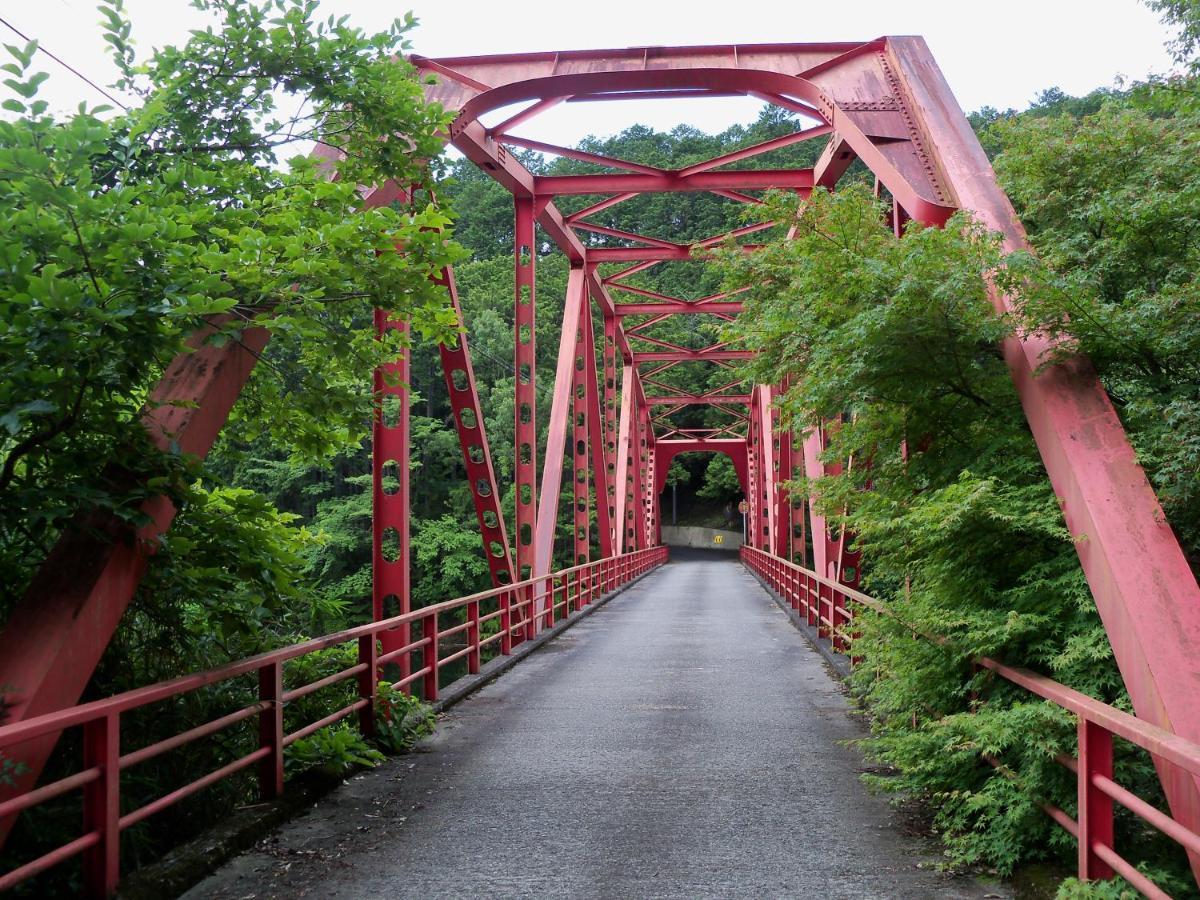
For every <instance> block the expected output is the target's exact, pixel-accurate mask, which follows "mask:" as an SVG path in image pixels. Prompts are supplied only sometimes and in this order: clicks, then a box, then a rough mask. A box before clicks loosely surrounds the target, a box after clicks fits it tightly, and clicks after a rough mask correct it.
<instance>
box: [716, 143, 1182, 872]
mask: <svg viewBox="0 0 1200 900" xmlns="http://www.w3.org/2000/svg"><path fill="white" fill-rule="evenodd" d="M1048 152H1049V151H1048ZM1047 189H1049V188H1047ZM883 212H884V210H883V208H882V207H881V206H880V204H879V203H878V201H876V200H875V199H874V198H873V197H872V196H871V194H870V191H869V190H867V189H866V188H863V187H858V186H849V187H846V188H843V189H841V190H839V191H838V192H837V194H832V195H831V194H827V193H824V192H815V193H814V194H813V195H812V197H811V199H810V200H809V201H808V202H807V203H805V204H804V205H803V206H802V207H801V208H800V209H799V210H797V208H796V205H795V201H794V199H789V198H786V197H777V198H775V199H773V200H772V201H771V202H770V203H769V204H768V208H767V211H765V212H764V215H769V216H770V217H772V218H781V219H782V220H784V221H788V222H790V223H792V224H794V226H795V227H796V236H795V239H794V240H791V241H774V242H771V243H769V244H768V246H767V247H766V248H765V249H764V250H763V251H761V252H759V253H755V254H753V255H750V256H747V255H745V254H741V253H735V252H730V253H728V255H727V257H726V266H727V269H728V271H729V273H730V278H731V284H735V285H746V286H749V287H750V290H749V292H748V293H747V294H746V295H745V296H746V298H747V299H746V305H745V312H744V313H743V314H742V316H741V317H739V320H738V322H737V323H736V324H735V325H733V326H731V336H737V337H739V338H740V339H742V340H744V341H746V342H747V343H748V344H749V345H750V346H752V347H753V348H755V349H757V350H758V351H759V356H758V357H757V358H756V359H755V360H754V361H752V362H751V363H750V364H749V366H748V373H749V374H751V375H752V376H753V377H754V378H755V380H756V381H758V382H759V383H775V384H777V383H780V382H781V381H782V380H783V377H784V376H788V377H789V379H790V381H789V383H790V384H791V385H792V387H791V388H789V390H788V391H787V392H786V393H785V394H784V395H783V397H782V398H781V400H780V412H781V415H782V417H783V420H784V423H785V424H791V425H792V427H794V428H797V429H803V428H806V427H810V426H813V425H815V424H817V423H819V422H836V423H839V424H838V425H837V426H836V427H833V428H831V429H830V430H829V435H830V441H829V447H828V449H827V451H826V454H827V458H828V459H829V460H831V461H833V460H839V459H845V458H847V457H848V456H850V455H851V454H853V455H854V456H855V457H856V458H858V459H870V460H871V465H870V466H869V467H864V466H855V467H853V468H852V469H850V470H848V471H845V472H843V473H841V474H839V475H836V476H828V477H823V478H820V479H816V480H814V481H812V482H803V481H801V483H798V484H796V485H795V487H796V488H797V489H800V490H805V491H808V492H809V493H811V494H812V495H813V496H814V503H815V505H816V507H817V508H818V509H819V510H821V511H822V512H823V513H824V514H825V515H826V516H827V517H829V519H830V521H831V523H832V524H835V525H836V524H840V523H845V524H846V525H848V526H849V528H850V529H851V530H852V531H853V532H854V533H855V534H856V535H857V536H858V537H857V540H858V543H859V546H860V547H861V548H862V550H863V552H864V569H865V575H866V584H867V585H868V589H869V590H870V591H871V592H872V593H873V594H874V595H875V596H877V597H880V598H881V599H883V600H885V601H886V602H887V604H888V606H889V608H890V610H891V613H892V615H889V616H882V615H877V614H873V613H870V612H864V613H863V614H861V615H860V616H859V617H858V618H857V619H856V629H858V630H860V637H859V638H858V639H857V640H856V641H855V653H856V654H858V655H861V656H862V657H863V658H864V659H865V660H866V663H865V664H864V665H862V666H860V667H859V668H858V669H857V670H856V672H855V675H854V678H853V685H854V689H855V691H856V693H857V695H858V696H859V697H860V698H861V699H862V700H863V702H864V703H866V704H867V706H868V707H869V709H870V710H871V713H872V736H871V738H870V739H869V740H867V741H866V742H865V747H866V749H867V751H868V752H869V753H870V754H872V755H873V756H874V757H876V758H877V759H879V760H880V761H882V762H885V763H887V764H888V765H889V766H893V767H895V770H896V772H897V774H896V775H895V776H893V777H882V778H873V779H872V780H873V781H874V782H875V783H877V784H879V785H880V786H881V787H884V788H886V789H889V790H893V791H900V792H904V793H907V794H909V795H915V796H918V797H921V798H923V799H924V800H926V801H927V802H928V803H929V804H930V806H931V808H932V810H933V813H934V822H935V826H936V827H937V829H938V831H939V832H941V833H942V834H943V836H944V839H945V841H946V845H947V848H948V851H949V854H950V856H951V858H952V859H953V860H955V861H956V862H958V863H962V864H984V865H987V866H989V867H993V868H995V869H997V870H999V871H1001V872H1009V871H1011V870H1012V869H1013V867H1014V866H1016V865H1017V864H1018V863H1019V862H1021V861H1023V860H1029V859H1037V858H1046V857H1047V856H1053V855H1054V854H1055V853H1061V854H1063V855H1064V856H1067V855H1072V856H1073V854H1074V852H1075V849H1074V844H1073V842H1072V841H1071V839H1070V838H1069V837H1068V836H1067V835H1066V834H1065V833H1064V832H1061V830H1059V829H1057V827H1056V826H1054V825H1053V824H1051V823H1050V822H1049V820H1047V819H1046V818H1045V817H1044V816H1043V815H1042V813H1041V811H1040V810H1039V808H1038V804H1039V803H1041V802H1045V801H1047V800H1049V801H1050V802H1053V803H1056V804H1059V805H1062V806H1063V808H1067V809H1070V808H1072V805H1073V803H1074V783H1073V781H1071V780H1070V779H1069V778H1067V777H1066V776H1065V775H1064V774H1063V772H1062V771H1060V770H1059V768H1058V766H1057V764H1056V763H1055V762H1054V755H1055V754H1056V753H1057V752H1060V751H1062V750H1064V749H1067V748H1069V747H1071V746H1072V742H1073V730H1074V725H1073V721H1072V720H1071V719H1070V717H1068V716H1066V715H1065V714H1063V712H1062V711H1061V710H1059V709H1058V708H1056V707H1054V706H1052V705H1051V704H1048V703H1043V702H1041V701H1038V700H1036V699H1035V698H1032V697H1031V696H1030V695H1028V694H1025V693H1024V692H1022V691H1020V690H1019V689H1015V688H1013V687H1011V686H1009V685H1007V684H1005V683H1001V682H998V681H993V680H992V679H991V678H989V677H988V676H986V675H981V674H980V673H978V672H976V671H975V670H974V669H973V667H972V664H971V661H972V660H973V659H974V658H976V657H978V656H981V655H990V656H994V657H997V658H1000V659H1003V660H1005V661H1007V662H1009V663H1012V664H1016V665H1025V666H1028V667H1030V668H1033V669H1035V670H1039V671H1042V672H1045V673H1047V674H1049V675H1051V676H1052V677H1054V678H1056V679H1058V680H1060V681H1062V682H1064V683H1066V684H1068V685H1071V686H1072V687H1075V688H1077V689H1078V690H1081V691H1083V692H1085V693H1087V694H1090V695H1091V696H1094V697H1097V698H1099V699H1101V700H1104V701H1107V702H1113V703H1116V704H1117V705H1119V706H1122V707H1125V708H1127V706H1128V698H1127V697H1126V695H1125V691H1124V688H1123V684H1122V681H1121V678H1120V676H1119V674H1118V672H1117V670H1116V666H1115V664H1114V662H1113V659H1112V655H1111V651H1110V648H1109V644H1108V640H1107V636H1106V634H1105V631H1104V629H1103V627H1102V625H1101V624H1100V622H1099V618H1098V616H1097V614H1096V610H1095V607H1094V604H1093V603H1092V600H1091V597H1090V594H1089V592H1088V590H1087V587H1086V584H1085V583H1084V580H1083V577H1082V574H1081V571H1080V567H1079V563H1078V559H1077V556H1076V552H1075V548H1074V545H1073V543H1072V541H1071V538H1070V535H1069V534H1068V533H1067V531H1066V529H1065V527H1064V524H1063V522H1062V516H1061V512H1060V510H1059V507H1058V504H1057V501H1056V498H1055V496H1054V493H1053V491H1052V489H1051V487H1050V484H1049V481H1048V479H1047V477H1046V473H1045V470H1044V468H1043V466H1042V464H1041V460H1040V458H1039V456H1038V453H1037V450H1036V447H1035V445H1034V442H1033V439H1032V436H1031V435H1030V433H1029V429H1028V426H1027V424H1026V422H1025V418H1024V415H1023V412H1022V410H1021V407H1020V403H1019V401H1018V398H1017V395H1016V392H1015V390H1014V388H1013V386H1012V383H1011V380H1010V377H1009V374H1008V371H1007V367H1006V366H1005V364H1004V362H1003V359H1002V358H1001V356H1000V354H999V352H998V346H997V345H998V343H999V341H1000V340H1001V339H1003V338H1004V337H1006V336H1008V335H1010V334H1012V333H1013V330H1014V328H1015V327H1016V326H1017V324H1018V320H1017V319H1015V318H1014V317H1012V316H998V315H996V313H995V312H994V310H993V308H992V306H991V304H990V303H989V301H988V296H987V290H988V276H989V275H990V278H991V279H992V280H993V281H994V282H995V283H996V284H997V285H998V286H999V287H1000V288H1001V289H1003V290H1006V291H1008V292H1010V293H1012V294H1015V295H1016V296H1018V297H1021V298H1023V299H1025V300H1027V301H1028V303H1027V304H1026V305H1025V306H1024V307H1023V309H1024V311H1025V314H1026V315H1027V316H1028V315H1030V314H1032V313H1033V311H1035V310H1038V309H1041V308H1043V307H1041V306H1038V305H1036V303H1035V301H1037V302H1039V303H1040V302H1043V301H1042V300H1041V298H1042V297H1043V295H1044V294H1045V292H1046V291H1047V290H1048V288H1047V287H1046V285H1050V286H1053V285H1054V284H1056V281H1055V277H1054V276H1053V275H1052V274H1051V273H1048V272H1045V271H1044V270H1041V269H1039V268H1038V267H1037V266H1035V265H1034V263H1033V261H1032V260H1031V259H1029V258H1028V257H1026V256H1016V257H1010V258H1005V257H1004V256H1003V255H1002V253H1001V251H1000V245H999V239H998V236H995V235H991V234H988V233H986V232H984V231H983V230H982V229H980V228H979V227H978V226H977V225H976V224H975V223H974V222H973V221H972V220H971V219H970V217H968V216H967V215H965V214H959V215H956V216H955V217H953V218H952V219H951V221H950V222H949V223H948V224H947V226H946V227H945V228H942V229H922V228H919V227H917V226H910V227H909V229H908V231H907V234H906V235H905V237H904V239H903V240H901V241H898V240H896V239H895V238H894V237H893V236H892V234H891V233H890V230H889V229H888V228H887V226H886V224H885V217H884V215H883ZM1135 439H1136V438H1135ZM905 448H906V449H905ZM927 636H934V637H936V638H937V639H938V640H937V641H936V642H935V641H932V640H929V639H928V637H927ZM985 758H992V759H998V760H999V761H1000V762H1001V763H1002V764H1003V765H1004V767H1005V771H1013V772H1016V773H1018V774H1017V777H1016V779H1010V778H1008V777H1005V774H1003V773H1002V772H1001V771H999V770H997V769H994V768H993V767H992V766H991V765H988V764H987V763H986V762H985ZM1117 765H1118V768H1119V769H1120V771H1121V775H1120V776H1119V777H1120V780H1121V781H1122V783H1123V784H1127V785H1136V789H1137V791H1138V792H1139V793H1141V794H1143V796H1150V797H1157V796H1158V787H1157V781H1156V778H1155V775H1154V772H1153V769H1152V768H1151V766H1150V765H1149V762H1148V760H1147V758H1146V757H1145V756H1144V755H1143V754H1137V753H1133V752H1124V753H1123V755H1122V756H1121V757H1120V758H1119V759H1118V763H1117ZM1119 828H1120V830H1121V833H1122V837H1121V838H1120V840H1121V841H1122V846H1136V847H1137V856H1136V857H1135V858H1142V859H1145V860H1149V861H1151V862H1154V863H1157V862H1160V861H1161V860H1162V859H1167V860H1170V861H1171V864H1172V865H1175V866H1176V867H1177V868H1176V869H1175V871H1176V872H1182V871H1184V869H1183V868H1181V867H1179V866H1180V863H1181V862H1182V861H1181V860H1180V858H1179V856H1178V854H1176V855H1174V856H1172V855H1171V853H1172V852H1173V851H1167V850H1164V845H1162V844H1158V843H1155V842H1154V841H1153V840H1147V836H1146V834H1145V832H1144V830H1143V829H1141V828H1140V827H1139V826H1137V825H1136V824H1135V823H1134V822H1133V821H1132V820H1131V819H1129V818H1120V819H1119ZM1125 841H1129V842H1130V843H1129V844H1126V843H1124V842H1125ZM1180 883H1181V884H1182V883H1185V882H1180Z"/></svg>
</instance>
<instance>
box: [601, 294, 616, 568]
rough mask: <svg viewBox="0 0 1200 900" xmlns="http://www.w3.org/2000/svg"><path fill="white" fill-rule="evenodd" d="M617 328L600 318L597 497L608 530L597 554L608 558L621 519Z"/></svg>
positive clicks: (609, 318) (607, 318)
mask: <svg viewBox="0 0 1200 900" xmlns="http://www.w3.org/2000/svg"><path fill="white" fill-rule="evenodd" d="M620 327H621V323H620V320H619V319H618V318H617V317H616V316H615V315H606V316H605V319H604V397H603V399H604V434H603V440H602V442H601V448H602V451H603V455H602V456H601V457H600V459H602V460H603V468H604V472H605V475H606V477H607V482H608V484H607V489H606V494H605V496H604V497H602V498H601V497H599V496H598V497H597V499H598V501H599V502H600V505H601V506H605V507H607V509H608V519H609V531H608V534H607V541H608V549H607V550H605V549H604V546H605V544H604V541H605V535H604V533H603V532H602V533H601V538H600V540H601V545H600V546H601V553H602V554H603V555H604V556H612V555H613V554H615V553H620V552H621V551H620V550H619V549H618V547H619V546H620V545H619V544H618V542H617V536H618V535H619V534H620V532H621V528H622V517H621V516H620V515H618V514H617V507H618V503H617V496H618V494H620V493H621V489H622V482H621V480H620V479H619V478H618V477H617V456H618V454H617V441H618V439H619V435H618V433H617V429H618V425H617V419H618V410H617V330H618V329H619V328H620Z"/></svg>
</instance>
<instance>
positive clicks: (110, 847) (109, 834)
mask: <svg viewBox="0 0 1200 900" xmlns="http://www.w3.org/2000/svg"><path fill="white" fill-rule="evenodd" d="M93 766H96V767H98V768H99V769H100V777H99V778H97V779H96V780H95V781H92V782H90V783H88V784H87V785H85V786H84V789H83V828H84V831H86V832H91V831H95V832H98V833H99V835H100V842H99V843H97V844H94V845H93V846H91V847H89V848H88V849H87V850H85V851H84V854H83V879H84V887H85V889H86V891H87V896H88V897H93V898H97V900H99V898H104V897H109V896H111V895H112V894H113V892H114V891H116V889H117V881H118V880H119V879H120V877H121V824H120V821H121V721H120V714H119V713H110V714H109V715H107V716H103V717H101V718H99V719H93V720H92V721H90V722H88V723H87V724H85V725H84V726H83V767H84V768H85V769H90V768H92V767H93Z"/></svg>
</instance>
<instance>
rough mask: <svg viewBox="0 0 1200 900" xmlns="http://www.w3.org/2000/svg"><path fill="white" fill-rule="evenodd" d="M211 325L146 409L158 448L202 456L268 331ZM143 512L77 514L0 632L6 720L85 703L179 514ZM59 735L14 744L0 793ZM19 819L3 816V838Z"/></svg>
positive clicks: (154, 505)
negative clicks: (19, 766)
mask: <svg viewBox="0 0 1200 900" xmlns="http://www.w3.org/2000/svg"><path fill="white" fill-rule="evenodd" d="M210 333H211V329H204V330H202V331H200V332H198V333H197V334H196V335H194V336H193V337H192V339H191V340H190V341H189V344H190V346H191V348H192V349H191V350H190V351H188V352H184V353H181V354H180V355H179V356H177V357H175V359H174V360H172V362H171V364H170V365H169V366H167V369H166V371H165V372H164V373H163V376H162V378H161V379H160V380H159V383H158V385H157V386H156V387H155V389H154V391H153V392H152V394H151V396H150V402H149V403H148V404H147V406H146V409H145V410H144V411H143V413H142V419H141V421H142V425H143V427H145V429H146V431H147V432H148V433H149V435H150V439H151V441H152V442H153V443H154V445H155V446H156V447H158V448H159V449H160V450H162V451H163V452H164V453H165V452H178V453H182V454H187V455H189V456H197V457H200V458H203V457H204V456H206V455H207V454H208V451H209V449H210V448H211V447H212V444H213V441H215V440H216V437H217V434H218V433H219V432H220V430H221V428H222V427H223V426H224V424H225V420H226V419H227V418H228V417H229V412H230V410H231V409H232V408H233V404H234V403H235V402H236V401H237V398H238V395H239V394H240V393H241V391H242V387H243V386H244V385H245V383H246V381H247V379H248V378H249V377H250V372H251V370H252V369H253V368H254V364H255V362H257V360H258V357H259V354H260V353H261V352H262V350H263V348H264V347H265V346H266V344H267V338H268V336H269V332H267V331H266V330H265V329H263V328H248V329H246V330H245V331H243V332H242V336H241V339H240V340H239V341H227V342H226V343H224V344H223V345H222V346H219V347H218V346H214V345H212V344H208V343H206V342H205V341H206V339H207V337H208V336H209V334H210ZM141 511H142V512H143V513H144V514H145V515H146V516H148V517H149V519H150V521H149V522H148V523H147V524H146V525H144V526H142V527H141V528H139V529H137V530H136V531H133V530H132V529H130V528H129V526H128V525H127V524H125V523H124V522H122V521H121V520H118V519H117V518H116V517H115V516H113V515H111V514H107V513H95V514H91V515H81V516H77V517H76V518H75V520H73V522H72V523H71V524H70V525H69V526H68V527H67V528H66V529H65V530H64V531H63V533H62V535H61V536H60V537H59V539H58V541H57V543H55V545H54V548H53V549H52V550H51V551H50V555H49V556H48V557H47V558H46V561H45V562H44V563H43V564H42V566H41V568H40V569H39V570H38V572H37V574H36V575H35V576H34V579H33V581H32V583H31V584H30V585H29V588H28V589H27V590H26V592H25V595H24V596H23V597H22V598H21V600H20V602H19V603H18V604H17V605H16V607H15V608H14V609H13V611H12V614H11V615H10V616H9V619H8V623H7V624H6V626H5V628H4V631H3V633H0V687H2V688H3V691H4V699H5V702H6V703H7V704H8V710H7V713H8V719H9V720H10V721H12V722H18V721H21V720H22V719H28V718H31V717H33V716H39V715H43V714H45V713H50V712H54V711H55V710H59V709H62V708H63V707H66V706H70V705H72V704H73V703H75V702H77V701H78V700H79V697H80V695H81V694H82V693H83V689H84V687H85V686H86V685H87V683H88V680H89V679H90V678H91V676H92V672H93V671H94V670H95V668H96V665H97V663H99V661H100V657H101V656H102V655H103V653H104V650H105V648H106V647H107V646H108V643H109V641H110V640H111V639H112V636H113V633H114V632H115V631H116V629H117V625H118V624H119V622H120V621H121V617H122V616H123V615H124V613H125V610H126V608H127V607H128V606H129V602H130V600H132V599H133V594H134V592H135V591H136V590H137V586H138V584H139V583H140V582H141V580H142V576H143V575H144V574H145V571H146V565H147V561H148V556H149V554H150V553H151V552H153V548H154V547H155V546H157V541H158V538H159V536H161V535H162V534H163V533H165V532H166V530H167V528H168V527H169V526H170V524H171V521H172V520H173V519H174V518H175V507H174V505H173V504H172V503H171V502H170V501H169V500H168V499H167V498H166V497H161V496H158V497H152V498H150V499H149V500H147V501H145V502H144V503H143V504H142V507H141ZM57 741H58V736H57V735H49V736H47V737H43V738H38V739H36V740H34V741H30V742H29V743H28V744H24V745H21V746H19V747H14V748H12V750H11V754H12V756H13V758H16V759H19V760H20V761H21V762H22V763H23V764H24V770H23V771H22V773H21V774H19V775H15V776H14V777H13V782H14V784H13V785H12V786H10V787H0V800H3V799H7V798H9V797H12V796H15V795H16V794H18V793H24V792H26V791H28V790H30V789H31V788H32V787H33V785H34V784H35V783H36V781H37V778H38V776H39V775H40V774H41V771H42V768H43V766H45V763H46V759H47V758H48V757H49V755H50V753H51V752H52V751H53V749H54V745H55V744H56V743H57ZM12 822H13V817H10V818H9V819H7V820H4V821H0V843H2V842H3V839H4V837H5V836H6V835H7V833H8V830H9V828H11V827H12Z"/></svg>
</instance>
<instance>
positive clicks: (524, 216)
mask: <svg viewBox="0 0 1200 900" xmlns="http://www.w3.org/2000/svg"><path fill="white" fill-rule="evenodd" d="M514 202H515V206H516V259H515V261H514V262H515V288H516V298H515V303H514V311H513V348H514V351H513V371H514V373H515V376H516V396H515V398H514V399H515V403H514V410H513V419H514V423H513V426H514V427H513V433H514V435H515V437H516V440H515V441H514V444H515V447H514V450H515V453H516V460H515V464H514V466H513V472H514V473H515V475H516V495H517V496H516V512H517V515H516V543H517V568H516V573H515V574H516V578H517V580H518V581H523V580H525V579H526V578H529V577H530V576H531V575H532V573H533V568H534V545H533V535H534V530H535V528H536V526H537V358H536V353H535V350H536V346H537V343H536V334H535V324H536V317H535V315H534V306H535V288H534V275H535V271H536V260H537V255H536V245H535V243H534V239H535V235H534V211H533V199H532V198H528V197H517V198H515V201H514ZM526 614H528V610H527V611H526ZM522 618H524V616H522Z"/></svg>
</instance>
